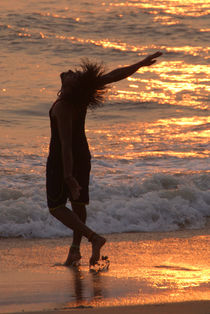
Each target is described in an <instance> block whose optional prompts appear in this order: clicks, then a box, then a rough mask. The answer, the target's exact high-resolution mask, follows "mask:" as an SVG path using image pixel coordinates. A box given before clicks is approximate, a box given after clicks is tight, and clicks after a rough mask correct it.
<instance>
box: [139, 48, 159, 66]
mask: <svg viewBox="0 0 210 314" xmlns="http://www.w3.org/2000/svg"><path fill="white" fill-rule="evenodd" d="M160 56H162V52H160V51H157V52H156V53H154V54H152V55H149V56H148V57H146V58H145V59H144V60H142V66H149V65H152V64H154V63H155V62H156V61H157V60H154V59H155V58H158V57H160Z"/></svg>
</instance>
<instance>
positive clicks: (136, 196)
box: [0, 173, 210, 238]
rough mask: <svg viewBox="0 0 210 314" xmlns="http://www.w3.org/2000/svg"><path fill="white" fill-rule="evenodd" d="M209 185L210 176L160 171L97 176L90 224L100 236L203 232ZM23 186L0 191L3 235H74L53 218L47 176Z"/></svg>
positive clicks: (209, 201) (208, 207)
mask: <svg viewBox="0 0 210 314" xmlns="http://www.w3.org/2000/svg"><path fill="white" fill-rule="evenodd" d="M209 181H210V177H209V175H208V173H205V174H200V173H196V174H182V175H181V174H167V173H156V174H153V175H147V176H146V178H143V179H142V178H139V179H138V178H135V179H133V180H132V181H131V180H121V181H119V180H116V181H115V179H113V177H111V179H110V177H109V176H108V177H104V180H101V178H98V177H97V176H94V175H92V176H91V184H90V198H91V202H90V205H89V206H88V208H87V210H88V219H87V225H88V226H90V227H91V228H93V229H94V230H95V231H96V232H99V233H115V232H141V231H143V232H148V231H155V232H157V231H172V230H178V229H183V228H187V229H194V228H202V227H203V226H204V224H205V221H206V217H207V216H210V193H209V186H210V184H209ZM16 182H17V178H16ZM17 186H18V184H16V187H15V186H11V187H9V188H6V187H5V188H3V189H2V190H1V192H0V202H1V222H0V236H1V237H18V236H22V237H27V238H28V237H32V238H33V237H40V238H45V237H60V236H69V235H71V234H72V231H71V230H69V229H68V228H66V227H65V226H63V225H62V224H61V223H60V222H59V221H57V220H56V219H55V218H54V217H52V216H51V215H50V214H49V211H48V209H47V205H46V196H45V183H44V180H43V178H42V179H41V180H40V182H39V183H38V184H37V185H36V184H34V183H33V182H31V183H30V184H27V188H26V186H25V189H20V187H19V188H18V187H17Z"/></svg>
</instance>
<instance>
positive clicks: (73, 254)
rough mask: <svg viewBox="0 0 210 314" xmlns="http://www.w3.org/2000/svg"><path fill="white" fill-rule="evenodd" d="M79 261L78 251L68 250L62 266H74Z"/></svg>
mask: <svg viewBox="0 0 210 314" xmlns="http://www.w3.org/2000/svg"><path fill="white" fill-rule="evenodd" d="M80 259H81V254H80V251H79V250H78V249H75V248H70V250H69V255H68V257H67V260H66V261H65V263H64V266H76V265H78V263H79V261H80Z"/></svg>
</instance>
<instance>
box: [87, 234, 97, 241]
mask: <svg viewBox="0 0 210 314" xmlns="http://www.w3.org/2000/svg"><path fill="white" fill-rule="evenodd" d="M97 237H99V235H98V234H97V233H95V232H92V233H91V234H90V235H89V237H88V242H93V241H94V240H95V238H97Z"/></svg>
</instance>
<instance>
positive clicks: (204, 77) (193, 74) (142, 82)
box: [110, 61, 210, 109]
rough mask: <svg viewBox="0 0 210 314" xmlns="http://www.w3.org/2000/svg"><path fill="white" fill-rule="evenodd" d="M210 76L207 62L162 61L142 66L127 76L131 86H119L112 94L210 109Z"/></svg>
mask: <svg viewBox="0 0 210 314" xmlns="http://www.w3.org/2000/svg"><path fill="white" fill-rule="evenodd" d="M149 73H152V75H153V77H154V78H153V77H152V78H151V76H150V75H149ZM209 76H210V68H209V67H208V66H207V65H202V64H199V65H196V64H186V63H185V62H184V61H169V62H165V61H163V62H160V63H159V64H158V65H157V66H155V67H153V68H141V69H139V71H138V74H136V75H135V76H132V77H128V78H127V80H128V82H129V83H131V84H129V86H128V87H130V90H122V89H116V90H115V94H113V95H111V96H110V97H111V98H116V99H127V100H132V101H138V100H139V101H145V102H147V101H154V102H161V103H165V104H168V103H170V104H172V105H179V106H188V107H195V108H200V109H207V108H208V103H207V102H208V95H209V92H210V80H209ZM134 88H135V90H134ZM137 88H139V91H137ZM205 100H206V101H205Z"/></svg>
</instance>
